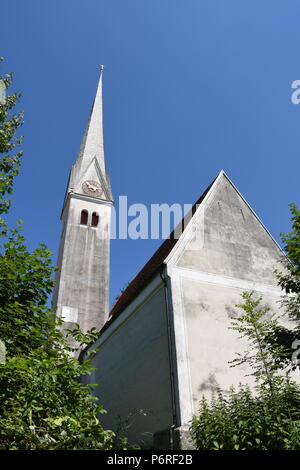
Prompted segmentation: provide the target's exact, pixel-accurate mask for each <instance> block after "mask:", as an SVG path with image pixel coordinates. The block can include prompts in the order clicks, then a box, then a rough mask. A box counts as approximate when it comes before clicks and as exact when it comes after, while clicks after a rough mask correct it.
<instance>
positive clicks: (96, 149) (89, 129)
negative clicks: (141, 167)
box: [68, 65, 112, 200]
mask: <svg viewBox="0 0 300 470" xmlns="http://www.w3.org/2000/svg"><path fill="white" fill-rule="evenodd" d="M103 70H104V66H103V65H101V66H100V78H99V82H98V87H97V92H96V96H95V99H94V102H93V106H92V109H91V112H90V115H89V119H88V122H87V126H86V128H85V132H84V135H83V138H82V142H81V145H80V150H79V153H78V156H77V160H76V162H75V164H74V165H73V167H72V169H71V174H70V179H69V184H68V191H75V192H77V191H78V190H79V191H80V189H79V187H80V184H81V183H82V178H83V177H84V176H86V175H87V173H89V171H88V170H89V168H90V167H91V166H94V167H96V168H97V173H98V177H99V180H100V183H101V189H102V192H103V194H104V196H105V198H106V199H108V200H112V194H111V188H110V182H109V176H108V174H107V173H106V170H105V158H104V138H103V97H102V76H103Z"/></svg>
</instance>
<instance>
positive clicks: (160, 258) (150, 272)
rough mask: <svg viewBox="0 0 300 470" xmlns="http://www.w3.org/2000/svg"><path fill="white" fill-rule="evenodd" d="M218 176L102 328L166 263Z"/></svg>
mask: <svg viewBox="0 0 300 470" xmlns="http://www.w3.org/2000/svg"><path fill="white" fill-rule="evenodd" d="M215 180H216V178H215V179H214V180H213V181H212V182H211V184H210V185H209V186H208V187H207V188H206V190H205V191H204V193H203V194H202V195H201V196H200V197H199V199H198V200H197V201H196V202H195V204H194V205H193V206H192V208H191V209H190V211H189V212H188V213H187V214H186V215H185V217H184V218H183V219H182V220H181V221H180V222H179V224H178V225H177V227H176V228H175V229H174V230H173V231H172V232H171V233H170V235H169V238H167V239H166V240H165V241H164V242H163V243H162V244H161V246H160V247H159V248H158V250H157V251H156V252H155V253H154V255H153V256H152V257H151V258H150V259H149V261H148V262H147V263H146V264H145V266H144V267H143V268H142V269H141V271H140V272H139V273H138V274H137V275H136V276H135V278H134V279H133V280H132V281H131V282H130V284H129V285H128V286H127V288H126V289H125V290H124V292H123V293H122V294H121V296H120V297H119V298H118V300H117V302H116V303H115V304H114V305H113V307H112V309H111V311H110V317H109V319H108V321H107V322H106V323H105V325H104V327H103V329H102V330H104V329H106V328H107V327H108V326H109V325H110V324H111V323H112V322H113V320H114V319H115V318H116V317H118V316H119V315H120V313H121V312H122V311H123V310H124V309H125V308H126V307H127V305H129V304H130V302H132V300H133V299H134V298H135V297H136V296H137V294H139V293H140V292H141V291H142V290H143V289H144V288H145V287H146V285H147V284H148V283H149V282H150V281H151V279H152V278H153V276H154V275H155V274H157V272H158V271H159V269H160V268H161V266H162V265H163V264H164V261H165V259H166V258H167V256H168V255H169V253H170V252H171V251H172V249H173V248H174V246H175V245H176V243H177V242H178V240H179V238H176V237H175V236H174V234H176V233H178V229H179V228H180V229H181V233H182V232H183V231H184V230H185V228H186V227H187V223H188V221H189V220H190V219H191V218H192V217H193V215H194V214H195V212H196V209H197V208H198V206H199V205H200V204H201V203H202V201H203V200H204V198H205V196H206V195H207V193H208V191H209V190H210V188H211V187H212V185H213V184H214V182H215Z"/></svg>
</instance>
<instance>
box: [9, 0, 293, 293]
mask: <svg viewBox="0 0 300 470" xmlns="http://www.w3.org/2000/svg"><path fill="white" fill-rule="evenodd" d="M1 17H2V21H1V31H0V44H1V49H0V55H2V56H4V57H5V62H4V64H3V65H2V66H1V73H4V72H10V71H13V72H14V73H15V79H14V89H16V90H17V91H20V92H22V93H23V98H22V103H21V108H23V109H24V110H25V124H24V127H23V129H22V133H23V134H24V135H25V140H24V145H23V149H24V152H25V153H24V157H23V164H22V169H21V173H20V175H19V177H18V178H17V180H16V183H15V188H14V194H13V206H12V209H11V212H10V215H9V220H10V222H11V223H12V224H13V223H14V221H15V220H17V219H19V218H21V219H23V220H24V230H25V235H26V237H27V240H28V245H29V247H30V248H34V247H36V246H37V245H38V244H39V243H40V242H43V243H46V244H47V245H48V246H49V247H50V248H51V250H52V251H53V258H54V261H56V254H57V249H58V243H59V238H60V220H59V216H60V211H61V207H62V202H63V196H64V191H65V187H66V183H67V178H68V173H69V169H70V166H71V164H72V163H73V162H74V160H75V158H76V155H77V153H78V150H79V146H80V141H81V138H82V133H83V130H84V127H85V124H86V121H87V118H88V113H89V110H90V107H91V104H92V100H93V98H94V94H95V91H96V86H97V81H98V70H99V65H100V64H105V66H106V69H105V74H104V79H103V87H104V126H105V151H106V164H107V167H108V171H109V173H110V177H111V182H112V189H113V194H114V197H115V198H117V197H118V196H119V195H127V196H128V201H129V204H130V203H135V202H139V203H144V204H147V205H149V204H151V203H163V202H166V203H169V204H172V203H174V202H178V203H181V204H184V203H192V202H194V201H195V200H196V199H197V198H198V197H199V195H200V194H201V193H202V192H203V190H204V189H205V188H206V187H207V186H208V184H209V183H210V182H211V180H212V179H213V178H214V177H215V176H216V175H217V174H218V172H219V171H220V170H221V169H224V170H225V172H226V173H227V174H228V176H229V177H230V178H231V179H232V181H233V182H234V183H235V185H236V186H237V187H238V189H239V190H240V191H241V193H242V194H243V195H244V197H245V198H246V200H247V201H248V202H249V203H250V205H251V206H252V207H253V209H254V210H255V212H256V213H257V214H258V215H259V217H260V218H261V219H262V220H263V222H264V223H265V225H266V226H267V227H268V229H269V230H270V231H271V233H272V234H273V236H274V237H275V238H276V239H277V240H278V241H279V233H280V232H282V231H283V232H284V231H287V230H288V229H289V227H290V214H289V208H288V204H289V203H290V202H296V203H298V204H299V147H300V105H298V106H296V105H293V104H292V103H291V92H292V90H291V83H292V82H293V81H294V80H297V79H300V60H299V43H300V28H299V18H300V3H299V2H298V1H297V0H286V1H285V2H283V1H282V0H280V1H279V0H264V1H263V2H262V1H261V0H243V1H241V0H227V1H224V0H218V1H217V0H84V1H83V0H26V1H24V0H14V1H13V2H12V1H11V0H2V2H1ZM160 243H161V241H159V240H156V241H155V240H138V241H133V240H113V241H112V243H111V298H112V300H113V299H114V297H115V296H116V295H118V294H119V291H120V289H121V288H123V287H124V285H125V284H126V283H127V282H128V281H130V280H131V279H132V278H133V277H134V275H135V274H136V273H137V272H138V270H139V269H140V268H141V267H142V266H143V265H144V263H145V262H146V261H147V260H148V258H149V257H150V256H151V255H152V254H153V252H154V250H155V249H156V248H157V247H158V246H159V244H160Z"/></svg>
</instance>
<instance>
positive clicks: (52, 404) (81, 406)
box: [0, 74, 125, 450]
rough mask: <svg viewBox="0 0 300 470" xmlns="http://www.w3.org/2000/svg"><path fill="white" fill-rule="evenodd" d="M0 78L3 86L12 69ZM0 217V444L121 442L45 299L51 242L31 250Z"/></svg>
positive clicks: (2, 128) (8, 185)
mask: <svg viewBox="0 0 300 470" xmlns="http://www.w3.org/2000/svg"><path fill="white" fill-rule="evenodd" d="M2 81H3V82H4V83H5V85H6V87H7V88H8V87H9V86H10V85H11V83H12V75H11V74H10V75H6V76H5V77H2ZM19 99H20V94H16V93H14V94H11V95H10V96H8V97H7V98H6V100H5V101H3V102H1V103H0V152H1V153H3V154H4V155H3V156H2V157H1V159H0V215H2V214H4V213H7V212H8V210H9V207H10V200H8V199H7V196H8V194H10V193H11V192H12V188H13V181H14V177H15V176H16V175H17V174H18V172H19V168H20V158H21V155H22V152H21V151H18V152H17V153H14V151H15V149H16V147H18V146H19V145H20V143H21V137H18V136H17V131H18V129H19V127H20V125H21V124H22V116H23V114H22V113H18V114H11V113H12V111H13V108H14V106H15V104H16V103H17V101H18V100H19ZM0 225H1V233H0V340H1V341H2V342H3V343H4V344H5V347H6V361H5V362H4V361H1V363H0V449H1V450H3V449H25V450H32V449H111V448H120V447H122V448H124V447H125V440H122V439H121V440H119V441H117V439H116V436H115V435H114V433H113V432H112V431H109V430H104V429H103V427H102V425H101V423H100V421H99V415H100V414H101V413H104V410H103V407H102V406H101V405H100V404H99V403H97V399H96V398H95V397H93V396H92V395H91V388H92V386H88V385H83V384H82V383H81V382H80V378H81V377H82V376H84V375H86V374H89V373H90V372H91V370H92V368H91V364H90V362H89V361H88V360H85V361H84V362H83V363H80V362H79V361H78V360H77V359H76V358H74V357H72V356H71V355H70V353H71V352H72V351H73V349H72V347H71V346H70V345H69V343H68V342H67V338H65V336H64V335H63V334H62V332H61V329H60V326H61V322H60V321H59V320H58V319H56V318H55V314H54V313H53V312H52V311H51V310H50V309H49V307H47V297H48V295H49V293H50V292H51V290H52V289H53V286H54V278H53V274H54V271H55V268H54V267H53V266H52V264H51V252H50V250H48V249H47V247H46V246H45V245H41V246H40V247H38V248H37V249H36V250H34V251H33V252H32V253H29V252H28V250H27V248H26V244H25V239H24V236H23V235H22V231H21V226H20V224H19V225H18V227H17V228H16V229H13V230H10V231H9V230H8V227H7V225H6V223H5V222H4V220H3V219H1V220H0ZM68 334H69V335H71V336H72V337H73V338H74V339H75V340H76V341H77V342H79V344H80V345H81V346H82V347H83V346H84V345H87V344H89V343H90V342H91V341H94V340H95V338H96V336H97V332H96V331H95V329H93V330H91V331H89V332H87V333H86V334H84V333H82V332H81V331H80V329H79V327H78V328H77V329H75V330H74V331H72V332H71V331H69V333H68ZM3 343H1V344H3ZM2 350H3V348H2ZM2 355H3V354H2ZM3 362H4V363H3Z"/></svg>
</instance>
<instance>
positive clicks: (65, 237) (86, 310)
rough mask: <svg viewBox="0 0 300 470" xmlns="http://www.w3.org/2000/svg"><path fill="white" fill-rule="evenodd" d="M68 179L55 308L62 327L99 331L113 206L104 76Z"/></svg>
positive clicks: (104, 308)
mask: <svg viewBox="0 0 300 470" xmlns="http://www.w3.org/2000/svg"><path fill="white" fill-rule="evenodd" d="M103 69H104V67H103V66H102V65H101V67H100V78H99V84H98V88H97V92H96V97H95V100H94V103H93V106H92V110H91V113H90V116H89V119H88V123H87V127H86V130H85V133H84V136H83V139H82V143H81V147H80V150H79V154H78V157H77V160H76V162H75V164H74V165H73V166H72V168H71V171H70V177H69V181H68V185H67V190H66V194H65V199H64V204H63V209H62V213H61V220H62V233H61V240H60V248H59V254H58V262H57V264H58V267H59V272H58V274H57V281H56V288H55V291H54V294H53V301H52V303H53V306H54V308H56V314H57V316H61V317H63V320H64V322H65V323H64V326H65V327H66V328H72V327H73V326H74V324H75V323H79V325H80V327H81V329H82V330H83V331H87V330H88V329H90V328H92V327H96V328H97V329H100V328H101V327H102V326H103V324H104V323H105V321H106V319H107V317H108V307H109V255H110V222H111V208H112V204H113V199H112V193H111V187H110V181H109V176H108V174H107V173H106V170H105V159H104V145H103V113H102V75H103Z"/></svg>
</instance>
